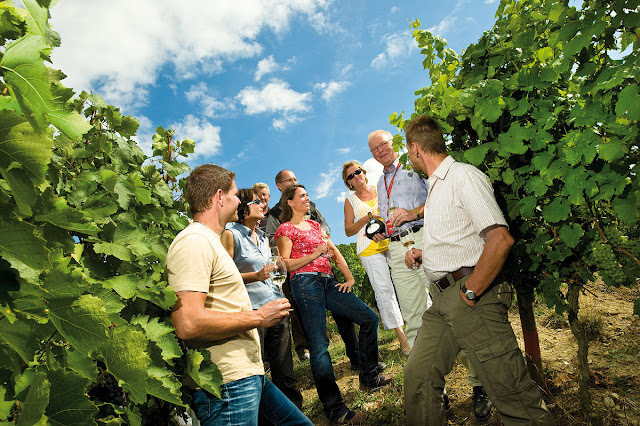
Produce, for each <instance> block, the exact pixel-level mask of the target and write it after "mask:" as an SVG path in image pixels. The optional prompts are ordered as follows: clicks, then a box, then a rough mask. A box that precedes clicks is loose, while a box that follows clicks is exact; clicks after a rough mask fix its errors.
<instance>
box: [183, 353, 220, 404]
mask: <svg viewBox="0 0 640 426" xmlns="http://www.w3.org/2000/svg"><path fill="white" fill-rule="evenodd" d="M187 372H188V373H189V376H190V377H191V378H192V379H193V381H194V382H196V384H197V385H198V386H200V387H201V388H202V389H204V390H206V391H207V392H209V393H211V394H212V395H214V396H216V397H217V398H220V385H221V384H222V374H220V370H218V367H217V366H216V365H215V364H214V363H213V362H211V354H210V353H209V351H208V350H207V349H200V350H195V349H189V350H188V351H187Z"/></svg>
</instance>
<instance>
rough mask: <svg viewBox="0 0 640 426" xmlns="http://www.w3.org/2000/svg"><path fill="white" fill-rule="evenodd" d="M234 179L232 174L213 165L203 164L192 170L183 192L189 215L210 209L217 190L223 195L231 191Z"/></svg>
mask: <svg viewBox="0 0 640 426" xmlns="http://www.w3.org/2000/svg"><path fill="white" fill-rule="evenodd" d="M235 177H236V174H235V173H234V172H230V171H229V170H227V169H224V168H222V167H220V166H216V165H215V164H203V165H202V166H198V167H196V168H195V169H193V171H192V172H191V174H190V175H189V177H188V178H187V186H186V188H185V190H184V197H185V199H186V200H187V203H189V210H190V211H191V215H194V214H196V213H201V212H203V211H205V210H207V209H209V208H211V199H212V198H213V196H214V195H215V194H216V192H217V191H218V189H221V190H222V192H223V193H225V194H226V193H227V192H229V191H231V186H232V185H233V180H234V179H235Z"/></svg>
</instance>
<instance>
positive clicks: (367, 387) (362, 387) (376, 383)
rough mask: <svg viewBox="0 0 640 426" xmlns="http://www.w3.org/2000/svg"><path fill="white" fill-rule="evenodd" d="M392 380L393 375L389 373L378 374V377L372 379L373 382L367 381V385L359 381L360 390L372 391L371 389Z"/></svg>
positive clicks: (385, 384)
mask: <svg viewBox="0 0 640 426" xmlns="http://www.w3.org/2000/svg"><path fill="white" fill-rule="evenodd" d="M392 381H393V376H392V375H391V374H387V375H386V376H385V375H382V374H379V375H378V377H376V380H374V382H373V383H369V384H367V385H365V384H364V383H360V390H361V391H372V390H375V389H378V388H381V387H383V386H387V385H388V384H389V383H391V382H392Z"/></svg>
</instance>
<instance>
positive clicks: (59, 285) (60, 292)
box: [42, 252, 88, 301]
mask: <svg viewBox="0 0 640 426" xmlns="http://www.w3.org/2000/svg"><path fill="white" fill-rule="evenodd" d="M56 254H57V255H58V256H57V259H56V260H57V261H56V260H54V262H55V263H56V265H55V267H54V268H53V269H52V270H51V271H50V272H49V274H48V275H47V276H46V278H45V279H44V282H43V285H42V288H43V289H44V291H45V292H46V299H47V300H49V301H52V300H56V299H75V298H77V297H78V296H80V295H81V294H82V293H84V292H85V291H86V290H87V289H88V286H87V285H86V284H85V283H83V282H82V281H81V279H82V277H81V276H80V274H79V273H78V272H73V273H72V271H71V270H70V268H69V267H68V265H69V262H70V261H71V258H70V257H65V258H62V259H60V253H59V252H58V253H56ZM52 257H54V258H55V256H52Z"/></svg>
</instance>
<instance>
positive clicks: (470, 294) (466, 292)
mask: <svg viewBox="0 0 640 426" xmlns="http://www.w3.org/2000/svg"><path fill="white" fill-rule="evenodd" d="M461 290H462V292H463V293H464V295H465V296H466V297H467V300H471V301H472V302H475V301H476V299H477V296H476V294H475V293H474V292H473V291H472V290H469V289H468V288H467V287H465V285H464V284H463V285H462V288H461Z"/></svg>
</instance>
